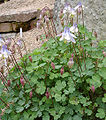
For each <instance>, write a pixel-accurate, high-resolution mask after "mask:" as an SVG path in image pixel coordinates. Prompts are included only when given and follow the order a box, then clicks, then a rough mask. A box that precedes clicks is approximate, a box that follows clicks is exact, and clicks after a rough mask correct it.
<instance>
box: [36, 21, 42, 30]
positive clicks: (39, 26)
mask: <svg viewBox="0 0 106 120" xmlns="http://www.w3.org/2000/svg"><path fill="white" fill-rule="evenodd" d="M36 27H37V28H38V29H40V28H41V21H40V20H38V21H37V23H36Z"/></svg>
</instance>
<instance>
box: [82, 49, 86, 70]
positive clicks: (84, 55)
mask: <svg viewBox="0 0 106 120" xmlns="http://www.w3.org/2000/svg"><path fill="white" fill-rule="evenodd" d="M82 52H83V57H84V63H85V70H86V62H85V54H84V50H82Z"/></svg>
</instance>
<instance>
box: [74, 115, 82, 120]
mask: <svg viewBox="0 0 106 120" xmlns="http://www.w3.org/2000/svg"><path fill="white" fill-rule="evenodd" d="M73 120H82V118H81V117H80V116H78V115H74V117H73Z"/></svg>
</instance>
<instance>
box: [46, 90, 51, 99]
mask: <svg viewBox="0 0 106 120" xmlns="http://www.w3.org/2000/svg"><path fill="white" fill-rule="evenodd" d="M45 95H46V97H47V99H49V96H50V93H49V92H48V88H47V91H46V93H45Z"/></svg>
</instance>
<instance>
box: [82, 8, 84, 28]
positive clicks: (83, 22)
mask: <svg viewBox="0 0 106 120" xmlns="http://www.w3.org/2000/svg"><path fill="white" fill-rule="evenodd" d="M82 22H83V27H84V12H83V9H82Z"/></svg>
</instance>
